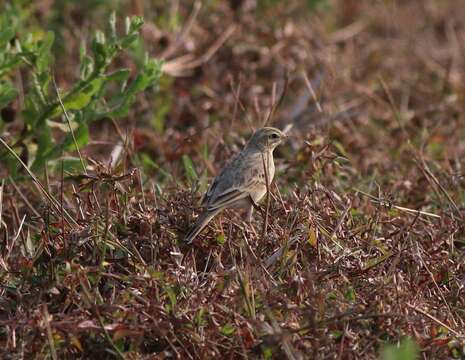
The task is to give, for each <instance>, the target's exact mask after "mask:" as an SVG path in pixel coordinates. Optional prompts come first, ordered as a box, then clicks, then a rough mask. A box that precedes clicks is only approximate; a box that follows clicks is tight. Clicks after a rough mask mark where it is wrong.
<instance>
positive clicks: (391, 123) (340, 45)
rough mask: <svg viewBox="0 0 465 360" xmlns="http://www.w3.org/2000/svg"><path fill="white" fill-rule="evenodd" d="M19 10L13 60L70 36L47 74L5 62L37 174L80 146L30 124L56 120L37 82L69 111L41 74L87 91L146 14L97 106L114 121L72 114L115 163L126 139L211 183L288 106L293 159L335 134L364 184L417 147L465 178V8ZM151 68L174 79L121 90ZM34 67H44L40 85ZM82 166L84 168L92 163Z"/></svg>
mask: <svg viewBox="0 0 465 360" xmlns="http://www.w3.org/2000/svg"><path fill="white" fill-rule="evenodd" d="M3 7H4V11H2V15H1V24H2V28H3V29H6V28H7V26H10V27H11V28H12V29H14V37H11V38H9V39H8V40H9V45H8V46H9V49H8V50H6V51H9V52H10V55H11V53H14V52H15V51H16V50H17V48H18V45H17V44H18V43H19V44H22V46H23V48H26V49H27V48H28V46H29V49H30V51H31V52H34V51H36V48H40V46H41V44H43V42H44V39H45V38H47V34H49V32H50V31H51V32H53V33H54V40H53V41H52V42H51V43H50V44H49V46H48V45H47V46H48V47H49V50H46V51H45V52H46V53H50V56H48V57H46V58H44V59H45V60H43V61H42V63H43V64H45V65H43V66H42V67H43V68H44V69H47V70H43V69H40V68H39V69H38V68H37V64H34V63H32V64H31V62H34V60H29V65H28V62H27V61H26V60H25V61H24V62H23V63H17V64H16V66H14V69H13V66H11V67H10V68H8V66H7V65H8V64H7V63H6V62H5V63H4V64H7V65H5V66H4V71H2V75H3V77H2V79H3V80H2V81H3V84H2V86H3V87H4V88H5V87H6V86H7V85H8V87H9V86H10V85H11V86H12V87H13V88H14V89H15V92H14V93H15V94H17V96H13V97H6V100H4V101H3V102H2V112H1V120H0V129H1V132H2V133H3V134H4V136H7V139H9V140H10V141H12V143H14V144H15V145H16V148H15V149H16V150H17V151H18V152H20V153H22V157H23V158H25V159H26V158H27V160H28V162H29V164H33V163H34V161H36V160H37V158H42V159H43V160H44V161H47V162H48V163H49V164H53V162H54V161H55V160H56V159H57V158H58V157H60V156H63V150H64V149H63V148H65V150H68V152H67V153H66V156H68V155H70V151H71V152H72V150H73V145H72V144H71V142H70V141H69V139H68V143H67V145H66V146H64V147H63V146H62V147H61V148H60V149H57V148H53V146H52V145H53V144H51V143H50V144H48V145H46V144H45V141H42V140H41V133H43V132H44V131H42V130H40V131H38V130H37V129H35V128H34V127H37V126H38V124H37V123H35V122H34V121H33V120H28V119H27V116H26V119H25V113H28V112H29V113H31V112H34V111H35V112H36V114H35V116H36V117H40V116H41V115H44V114H43V113H44V112H45V111H44V110H43V109H35V110H31V109H30V106H31V105H30V104H29V102H28V99H29V98H32V97H33V96H32V95H31V96H28V93H31V92H32V91H34V82H35V83H36V84H37V82H39V83H41V82H43V83H42V84H41V86H42V88H43V93H42V96H48V97H50V99H51V100H49V99H47V100H46V101H45V102H47V101H49V102H53V101H55V102H56V92H55V90H54V89H53V86H52V81H51V78H46V76H42V75H41V74H40V73H41V72H46V71H48V70H50V71H51V73H53V75H54V77H55V79H56V83H57V86H58V87H59V88H60V91H62V95H63V96H65V94H66V92H69V91H71V90H72V89H73V87H74V89H75V88H76V87H79V86H81V87H82V82H83V81H85V79H86V76H88V75H86V74H85V73H86V71H87V72H88V73H90V72H92V69H91V68H92V64H91V66H88V65H89V64H88V63H89V62H90V63H92V62H94V61H95V57H96V56H98V54H97V55H95V53H93V54H92V50H91V48H92V43H93V41H95V39H94V38H95V36H96V35H95V34H96V33H97V32H98V31H102V32H103V34H106V36H107V37H108V38H109V39H111V36H112V35H111V34H110V33H111V32H112V31H113V32H116V33H117V34H124V32H125V18H126V17H131V16H141V17H143V19H144V24H143V25H142V27H141V28H140V34H141V35H140V36H138V35H134V39H132V40H131V41H128V42H127V44H126V45H125V47H124V48H122V49H121V51H120V50H118V51H117V52H116V53H115V54H114V56H113V57H111V59H110V60H108V59H107V60H108V62H109V64H108V67H106V68H105V71H106V72H107V73H108V74H109V73H113V72H120V75H121V76H120V78H118V76H115V77H114V79H112V81H108V83H106V84H105V88H106V89H105V91H103V92H102V91H100V90H99V93H98V94H97V93H92V94H91V95H92V96H93V98H92V102H98V104H97V105H95V108H97V107H98V108H99V109H102V108H105V109H106V110H107V111H106V112H104V111H100V112H99V113H98V114H97V115H95V116H84V115H82V114H80V113H82V112H83V111H82V109H84V108H85V106H87V104H86V103H85V102H84V103H83V104H81V106H83V105H85V106H83V107H82V109H81V108H80V109H77V111H75V112H73V111H71V110H70V113H71V115H72V116H73V118H72V119H71V121H72V122H73V124H74V125H75V127H76V128H79V129H80V130H82V131H81V132H85V133H86V134H85V135H83V137H82V139H81V140H79V139H78V142H79V141H80V142H81V143H82V144H80V145H83V146H82V149H81V151H82V154H83V155H85V156H90V157H95V158H96V159H99V160H103V159H107V160H108V157H109V156H110V154H111V152H112V150H114V145H115V141H122V142H124V143H126V145H127V149H132V150H131V151H132V153H131V154H130V158H131V161H133V162H135V164H136V165H138V166H143V168H144V170H145V171H146V172H147V174H150V175H151V176H158V177H159V179H158V180H160V181H162V180H163V171H166V172H167V173H170V174H173V173H175V174H178V173H179V174H181V173H182V171H184V170H183V169H184V167H183V165H182V161H179V160H182V158H183V156H184V155H185V157H184V163H185V162H186V161H187V162H190V159H193V161H194V162H195V163H196V164H197V165H196V166H199V169H196V170H197V171H198V172H202V171H203V170H204V169H205V168H208V167H210V170H211V171H212V172H214V171H215V169H213V168H211V167H212V166H214V165H213V163H215V161H213V160H218V159H214V157H215V156H224V157H225V158H227V157H228V156H229V152H231V151H233V150H234V149H230V146H233V145H234V144H238V141H239V142H240V139H241V138H242V137H243V136H247V134H249V133H250V132H251V131H252V129H254V128H256V127H258V126H261V125H262V124H263V123H264V122H265V121H266V119H267V118H268V117H269V116H268V113H269V112H270V109H272V108H273V116H272V117H271V122H272V123H273V124H274V125H275V126H278V127H281V128H284V127H285V126H286V125H288V124H293V125H294V129H293V133H294V134H295V136H297V138H300V141H298V140H297V139H296V140H294V141H293V142H291V145H290V148H289V149H283V150H282V151H283V152H284V155H286V154H287V156H290V155H291V154H295V152H296V151H297V150H298V149H299V148H301V147H302V140H303V139H307V140H309V139H310V140H311V139H312V137H313V138H315V137H318V136H319V135H322V136H324V137H325V138H326V137H327V136H329V138H330V139H331V141H332V143H333V144H336V145H337V149H339V150H338V151H339V155H343V156H345V157H350V158H351V161H352V163H353V164H354V165H356V168H357V170H358V171H360V172H361V173H362V174H364V175H365V174H377V173H379V172H381V173H388V172H389V169H386V168H383V167H384V166H387V167H389V166H390V165H392V164H390V163H387V162H385V161H384V160H385V159H386V157H389V158H392V159H395V158H396V157H402V156H403V152H405V151H407V152H408V151H409V150H408V149H407V148H406V147H405V144H407V140H409V141H410V142H414V143H416V144H417V145H418V146H424V148H425V151H426V152H427V153H428V154H430V155H431V156H433V157H435V158H436V159H438V160H441V159H442V160H449V161H446V165H445V166H447V170H448V171H449V172H454V173H455V172H460V169H458V168H457V166H458V164H459V163H461V160H460V159H461V158H462V155H463V151H464V149H463V144H459V143H458V139H459V137H458V136H457V135H458V134H462V133H463V129H462V127H461V126H459V124H460V123H463V118H462V117H463V114H462V113H463V112H462V111H461V110H462V107H463V101H464V100H463V84H464V81H463V70H464V64H463V61H464V60H463V56H462V52H463V36H464V23H463V15H464V14H463V13H462V12H463V11H464V9H463V7H462V6H459V1H453V0H446V1H435V0H427V1H415V0H408V1H394V0H386V1H381V0H379V1H355V0H344V1H336V0H307V1H304V0H301V1H295V0H292V1H286V2H283V1H276V0H254V1H252V0H243V1H241V0H230V1H214V0H211V1H197V2H195V1H170V2H166V1H156V0H153V1H141V0H131V1H130V0H127V1H113V2H111V3H110V2H106V1H97V0H83V1H79V2H76V1H52V0H37V1H19V0H18V1H7V2H4V4H3ZM112 14H114V15H112ZM112 16H114V17H112ZM112 19H113V20H112ZM112 22H113V23H114V25H109V24H110V23H112ZM15 40H18V42H15ZM108 42H111V41H108ZM15 44H16V45H15ZM108 46H109V47H110V45H108ZM118 46H119V45H118ZM34 47H36V48H34ZM45 47H46V46H45ZM15 48H16V50H15ZM5 49H6V48H5ZM84 50H86V51H84ZM88 53H91V54H90V56H87V57H86V55H84V54H88ZM89 57H90V60H89ZM146 57H149V58H151V59H154V60H157V61H158V60H161V61H163V64H162V65H161V63H159V64H158V65H157V66H160V69H159V70H160V73H159V74H156V75H154V76H153V77H152V78H150V79H149V80H148V81H147V84H145V86H143V87H141V88H140V89H138V90H137V91H134V92H133V93H131V94H128V93H124V91H123V90H121V89H123V88H124V86H126V84H128V83H129V84H130V83H131V81H133V80H134V79H135V78H136V77H137V75H138V74H140V73H141V72H142V73H143V71H144V69H143V68H144V62H145V61H146ZM18 61H19V60H18ZM28 66H30V67H32V68H35V69H36V70H37V71H36V72H35V74H34V75H33V74H31V72H30V71H29V70H30V68H28ZM86 66H88V67H89V68H88V69H87V70H85V67H86ZM39 67H40V66H39ZM83 68H84V70H83ZM6 69H9V71H6ZM123 73H124V74H123ZM41 76H42V78H41ZM45 78H46V79H45ZM80 82H81V83H80ZM5 84H7V85H5ZM6 90H8V89H6ZM6 90H5V91H6ZM34 96H35V97H40V94H35V95H34ZM118 96H119V98H118ZM124 97H127V98H129V97H131V101H129V102H128V106H127V107H126V108H125V109H121V108H120V109H118V111H113V113H111V111H108V108H109V107H111V106H112V105H113V104H114V103H115V102H118V101H120V103H121V99H122V98H124ZM115 98H116V100H115ZM132 98H134V99H132ZM12 99H13V101H12ZM118 99H119V100H118ZM112 101H113V102H112ZM31 102H32V100H31ZM278 102H279V106H276V105H277V103H278ZM129 104H130V105H129ZM273 104H274V105H275V106H273ZM65 105H68V104H65ZM50 106H51V105H50ZM50 106H49V108H50ZM92 106H93V105H92ZM77 107H79V106H77ZM49 110H50V109H49ZM95 112H98V111H97V110H95ZM58 113H59V111H58V112H57V113H56V114H52V115H58ZM50 115H51V114H50V113H49V114H45V117H47V116H48V118H47V119H46V120H47V121H46V122H45V123H44V124H46V125H45V126H49V127H50V129H49V131H46V133H47V137H48V138H50V137H52V138H53V139H54V143H55V145H56V143H60V142H63V141H64V140H63V138H64V137H66V135H67V132H69V129H68V128H67V126H66V121H65V120H64V119H63V118H57V117H56V116H55V117H54V116H50ZM33 117H34V116H31V118H33ZM84 123H85V125H83V124H84ZM25 124H28V125H25ZM62 124H65V126H61V125H62ZM39 127H41V126H39ZM84 127H85V129H84ZM116 127H117V128H118V129H116ZM25 128H26V129H25ZM18 134H23V135H22V136H19V135H18ZM89 134H90V135H89ZM25 135H28V136H25ZM68 136H69V134H68ZM446 139H447V141H445V140H446ZM313 140H315V141H316V143H318V142H320V143H321V142H324V141H326V140H322V139H319V140H318V139H313ZM313 140H312V141H313ZM40 144H42V145H40ZM225 147H226V149H223V148H225ZM291 150H292V151H291ZM45 153H47V154H45ZM52 153H53V154H52ZM202 153H203V155H202ZM44 154H45V155H44ZM218 154H222V155H218ZM4 156H5V155H4ZM73 156H76V152H75V151H74V153H73ZM186 156H187V157H188V158H187V157H186ZM444 157H446V158H447V159H445V158H444ZM202 159H203V160H202ZM294 160H297V159H296V158H295V157H294ZM456 160H458V162H457V161H456ZM44 161H36V163H35V164H36V166H33V168H34V169H38V168H40V166H42V165H43V163H44ZM68 165H69V167H70V169H71V168H76V167H77V168H79V167H80V165H79V162H78V161H77V160H76V159H74V162H73V160H72V159H68V162H67V163H66V166H68ZM397 165H400V163H398V164H397ZM14 168H15V166H12V169H10V171H12V170H14ZM2 172H3V173H4V174H3V175H6V174H5V169H3V170H2ZM381 181H382V179H381Z"/></svg>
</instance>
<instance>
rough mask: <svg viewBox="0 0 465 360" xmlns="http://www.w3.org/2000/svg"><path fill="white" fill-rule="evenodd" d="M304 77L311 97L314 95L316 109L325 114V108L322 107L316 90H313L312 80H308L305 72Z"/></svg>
mask: <svg viewBox="0 0 465 360" xmlns="http://www.w3.org/2000/svg"><path fill="white" fill-rule="evenodd" d="M302 76H303V78H304V80H305V85H307V88H308V91H309V92H310V95H312V98H313V101H315V104H316V108H317V109H318V111H319V112H320V113H323V108H322V107H321V104H320V101H319V100H318V98H317V97H316V93H315V90H314V89H313V86H312V83H311V82H310V80H309V79H308V76H307V74H306V73H305V72H304V71H302Z"/></svg>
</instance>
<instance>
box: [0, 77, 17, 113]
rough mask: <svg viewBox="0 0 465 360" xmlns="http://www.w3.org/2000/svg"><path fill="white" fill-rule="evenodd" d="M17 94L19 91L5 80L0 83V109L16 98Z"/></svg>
mask: <svg viewBox="0 0 465 360" xmlns="http://www.w3.org/2000/svg"><path fill="white" fill-rule="evenodd" d="M18 95H19V92H18V90H16V89H15V88H14V87H13V85H11V84H10V83H7V82H5V83H0V109H1V108H3V107H5V106H6V105H8V104H9V103H10V102H12V101H13V100H14V99H16V98H17V97H18Z"/></svg>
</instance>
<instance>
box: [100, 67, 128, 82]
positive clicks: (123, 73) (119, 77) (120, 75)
mask: <svg viewBox="0 0 465 360" xmlns="http://www.w3.org/2000/svg"><path fill="white" fill-rule="evenodd" d="M130 75H131V72H130V71H129V69H119V70H116V71H114V72H112V73H109V74H107V75H106V79H107V81H117V82H122V81H126V80H127V79H128V78H129V76H130Z"/></svg>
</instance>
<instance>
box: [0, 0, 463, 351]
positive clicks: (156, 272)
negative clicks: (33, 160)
mask: <svg viewBox="0 0 465 360" xmlns="http://www.w3.org/2000/svg"><path fill="white" fill-rule="evenodd" d="M134 3H137V2H134ZM259 3H260V2H259ZM323 3H325V4H326V2H323ZM327 3H328V6H330V8H331V9H332V10H325V9H326V8H325V7H324V6H323V7H322V8H320V9H314V10H312V11H316V12H315V13H310V12H308V11H309V10H308V9H307V10H305V11H306V12H304V10H302V4H300V2H299V1H295V2H294V1H291V2H289V4H291V5H289V4H288V6H284V5H282V4H280V3H278V4H275V5H269V6H266V7H265V6H263V7H260V6H258V5H256V6H257V7H256V8H249V6H251V5H250V4H249V2H248V1H244V3H242V2H241V1H238V2H235V1H230V2H224V3H222V4H219V5H216V7H215V6H213V5H212V8H208V9H207V10H208V11H207V10H205V9H203V11H204V12H202V10H196V9H197V7H196V6H195V5H194V7H193V9H194V10H192V9H191V8H190V7H188V6H187V5H185V6H186V8H184V5H183V6H181V7H180V9H179V11H181V12H182V11H185V12H186V14H188V15H189V14H190V15H191V17H190V18H189V16H188V15H187V16H186V17H187V18H188V19H190V21H192V23H190V28H189V29H188V31H186V32H185V33H183V35H182V36H180V37H176V34H172V33H170V32H169V31H165V32H163V31H161V32H159V28H156V27H155V26H154V25H153V24H151V23H150V22H147V21H146V24H145V28H143V34H144V36H145V37H146V38H148V39H149V40H151V41H152V42H155V41H157V44H160V43H162V40H163V44H164V43H165V42H168V45H167V48H168V49H170V51H168V54H169V56H166V58H167V59H168V60H169V59H170V58H176V56H180V55H181V54H182V53H183V52H187V51H192V52H193V53H194V55H193V58H192V59H195V58H196V59H201V56H202V55H201V54H203V53H208V51H209V49H211V46H212V44H214V43H215V40H217V39H219V38H221V34H222V33H223V32H224V30H225V29H232V30H230V32H231V33H230V34H229V33H228V34H229V35H228V36H229V38H228V39H223V40H222V41H220V42H218V43H217V45H218V46H217V48H215V52H214V53H213V52H212V53H211V54H209V56H208V59H207V61H204V62H203V61H197V63H194V64H193V65H192V64H191V65H192V66H186V65H185V64H184V65H183V66H181V67H182V68H183V70H186V69H187V70H188V71H187V72H186V73H184V72H183V74H182V75H183V77H179V78H177V76H179V74H178V73H177V71H179V68H176V67H175V68H176V71H174V70H173V66H174V65H173V64H175V65H179V63H176V62H175V63H173V62H171V63H170V64H171V65H170V66H171V67H170V68H168V69H169V70H170V71H172V72H171V73H170V75H171V76H175V77H176V78H174V80H173V79H172V78H168V77H167V76H166V74H165V77H164V78H163V79H162V80H161V83H160V89H159V91H158V92H157V94H156V97H157V98H156V100H152V99H148V98H147V95H145V96H144V94H142V95H140V96H139V97H138V99H137V102H135V105H134V110H132V111H130V112H129V114H128V115H127V118H124V119H121V121H120V122H118V121H111V122H105V123H98V124H94V125H92V127H91V133H92V136H93V142H91V143H89V145H87V146H86V147H85V148H82V149H80V154H79V155H81V156H82V158H83V161H85V164H86V166H85V169H86V170H85V173H84V172H83V171H82V169H81V171H75V172H68V171H59V170H60V169H59V168H58V171H55V172H52V173H48V172H46V171H44V172H42V173H39V172H36V174H35V176H37V177H38V178H37V179H36V180H33V179H31V178H30V177H29V176H28V174H27V172H25V171H24V169H21V167H18V168H19V169H20V170H19V174H20V175H22V176H20V177H18V178H14V177H5V179H4V180H1V182H0V189H1V190H0V241H1V243H2V251H1V256H0V279H1V285H0V292H1V297H0V324H1V328H0V344H1V346H0V354H1V356H2V357H3V358H11V359H15V358H19V357H24V358H32V357H35V358H46V357H47V358H57V359H58V358H60V359H61V358H98V357H100V358H113V357H119V358H129V359H131V358H134V359H136V358H147V359H148V358H153V357H154V356H155V357H156V358H160V359H161V358H179V359H188V358H190V359H198V358H202V359H203V358H220V357H223V358H231V359H235V358H264V359H270V358H273V359H282V358H288V359H303V358H309V359H377V358H379V357H383V358H385V359H390V358H392V357H389V356H391V355H392V353H393V352H394V353H395V350H396V348H395V346H394V347H390V345H389V344H401V346H400V349H402V347H403V349H404V350H405V349H407V350H405V352H406V353H408V354H409V355H405V356H406V357H404V358H405V359H413V358H415V354H418V356H419V357H420V358H424V359H441V358H450V357H452V358H461V357H464V356H465V332H464V330H463V329H465V268H464V266H465V222H464V220H465V208H464V207H463V203H464V201H465V196H464V195H465V192H464V190H465V189H464V185H465V183H464V177H463V167H464V166H465V163H464V159H465V142H464V140H463V139H464V136H465V133H464V131H465V130H464V126H463V124H464V123H465V122H464V121H465V118H464V113H463V106H464V104H465V103H464V99H465V97H464V87H463V84H464V81H463V80H464V77H465V73H464V69H465V60H464V58H465V57H463V56H461V55H463V52H464V51H465V49H464V48H463V45H461V43H460V41H459V39H463V38H464V37H465V22H464V19H465V13H464V11H465V10H464V9H463V7H461V6H460V2H459V1H452V0H450V1H433V0H431V1H419V0H418V1H413V0H412V1H405V2H402V4H400V3H396V2H369V1H366V2H363V1H362V2H359V1H328V2H327ZM70 6H71V5H70ZM335 9H337V10H335ZM74 10H76V9H74ZM190 11H192V12H190ZM71 14H74V13H73V12H71ZM302 14H305V16H302ZM137 15H144V17H145V18H146V19H147V18H148V17H149V16H148V15H150V14H137ZM64 16H71V15H66V13H65V15H64ZM73 16H74V17H75V15H73ZM72 18H73V17H72ZM309 19H310V20H311V21H310V20H309ZM151 25H153V26H152V27H151ZM144 29H145V30H144ZM154 29H155V30H157V31H155V30H154ZM228 31H229V30H228ZM65 36H70V40H69V42H68V43H69V44H73V43H75V42H76V40H75V39H74V38H73V36H75V35H73V34H65ZM170 42H174V43H175V44H176V47H175V48H174V49H173V48H171V47H170ZM160 46H161V45H160ZM213 47H215V46H214V45H213ZM148 50H149V51H150V52H152V55H155V56H156V55H158V53H157V51H159V50H160V49H158V48H156V47H155V46H154V49H148ZM70 51H71V50H70ZM165 52H166V49H165ZM199 54H200V55H199ZM165 55H166V54H165ZM58 61H60V60H58ZM121 61H123V60H121ZM125 61H126V60H125ZM192 61H193V62H195V61H196V60H192ZM194 65H196V66H194ZM66 66H72V64H66ZM166 69H167V68H166V67H165V71H167V70H166ZM69 74H72V72H67V71H66V67H65V68H64V69H62V73H61V72H60V74H59V75H60V76H57V78H59V79H61V80H62V81H63V82H66V81H69V82H72V81H73V79H72V78H69V77H70V76H71V75H69ZM284 79H287V80H284ZM281 94H283V96H281ZM281 100H282V101H281ZM151 101H154V102H156V104H157V105H158V107H157V108H156V109H155V110H149V105H148V103H150V102H151ZM161 104H169V106H168V105H167V106H168V108H163V107H162V106H161ZM277 104H279V106H277ZM274 105H276V106H274ZM270 109H274V113H273V114H272V115H273V116H271V117H270V118H271V121H272V122H273V123H274V124H275V125H276V126H280V127H282V128H283V127H284V126H286V125H288V124H292V125H293V129H292V131H291V135H292V136H291V139H290V140H289V143H288V144H287V145H285V146H283V147H282V148H279V149H278V150H277V151H276V164H277V175H276V180H275V182H274V184H273V186H272V188H271V193H270V196H269V198H268V199H267V200H266V201H264V202H263V203H262V204H261V209H262V211H260V212H256V213H255V215H254V221H253V222H252V224H248V223H245V222H244V221H243V220H242V218H241V216H240V214H237V213H234V212H225V213H224V214H222V216H220V217H218V219H216V220H215V221H213V222H212V223H211V225H210V226H209V227H208V229H206V231H205V232H203V233H202V235H200V236H199V237H198V238H197V239H196V240H195V241H194V244H193V245H192V246H187V245H184V244H183V243H182V238H183V235H184V234H185V233H186V231H187V229H188V228H189V225H190V224H191V223H192V221H193V220H194V219H195V214H196V213H197V212H198V203H199V198H200V195H201V192H202V191H203V190H205V188H206V185H207V182H208V179H209V178H210V177H211V176H213V175H214V174H216V173H217V171H218V170H219V168H220V167H221V165H222V164H224V162H225V161H226V159H228V158H230V157H231V155H232V154H234V153H235V152H236V151H237V150H238V149H240V148H241V146H242V145H243V139H244V137H246V136H247V134H248V133H250V129H252V128H253V127H257V126H260V125H261V124H263V121H264V119H266V118H268V117H269V114H268V112H269V111H271V110H270ZM150 111H153V113H150V114H151V117H148V116H145V117H144V115H143V114H147V113H149V112H150ZM2 116H3V115H2ZM160 119H163V121H162V122H160V121H161V120H160ZM15 121H16V122H15V123H13V124H12V125H6V126H5V127H4V128H3V130H2V131H3V135H5V136H2V138H5V139H8V140H11V139H13V138H14V137H15V136H17V132H18V128H19V127H20V126H19V125H18V124H20V123H21V118H20V116H19V115H18V118H17V119H16V120H15ZM154 121H155V125H154V123H153V122H154ZM26 145H28V146H29V147H31V146H30V144H26ZM65 155H66V154H65ZM23 160H24V159H23ZM24 161H27V160H24ZM0 170H4V169H0ZM397 350H398V349H397ZM389 354H391V355H389ZM397 356H399V354H398V353H397ZM394 358H395V357H394ZM397 358H399V357H397Z"/></svg>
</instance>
